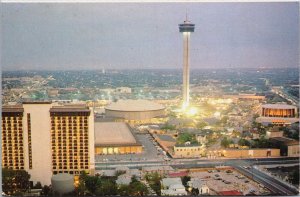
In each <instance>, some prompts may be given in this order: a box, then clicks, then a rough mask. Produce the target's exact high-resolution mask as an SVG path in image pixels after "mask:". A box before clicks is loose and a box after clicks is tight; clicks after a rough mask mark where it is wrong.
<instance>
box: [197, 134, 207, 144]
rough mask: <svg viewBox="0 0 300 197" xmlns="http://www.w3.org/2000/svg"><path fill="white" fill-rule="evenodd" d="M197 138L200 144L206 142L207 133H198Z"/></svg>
mask: <svg viewBox="0 0 300 197" xmlns="http://www.w3.org/2000/svg"><path fill="white" fill-rule="evenodd" d="M196 140H197V142H199V143H200V144H206V143H207V139H206V135H196Z"/></svg>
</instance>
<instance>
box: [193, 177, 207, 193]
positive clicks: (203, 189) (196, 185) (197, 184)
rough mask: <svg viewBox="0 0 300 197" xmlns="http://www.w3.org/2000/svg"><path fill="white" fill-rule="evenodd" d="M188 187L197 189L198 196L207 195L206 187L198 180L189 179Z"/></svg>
mask: <svg viewBox="0 0 300 197" xmlns="http://www.w3.org/2000/svg"><path fill="white" fill-rule="evenodd" d="M188 186H189V187H190V188H191V189H198V190H199V194H200V195H203V194H206V195H207V194H209V191H210V190H209V188H208V186H207V185H206V184H205V183H204V182H203V181H202V180H201V179H200V178H191V180H190V181H189V182H188Z"/></svg>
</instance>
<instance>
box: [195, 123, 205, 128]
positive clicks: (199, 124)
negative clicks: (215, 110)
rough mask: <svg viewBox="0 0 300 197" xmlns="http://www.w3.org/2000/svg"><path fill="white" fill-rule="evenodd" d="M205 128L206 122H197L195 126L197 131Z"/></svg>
mask: <svg viewBox="0 0 300 197" xmlns="http://www.w3.org/2000/svg"><path fill="white" fill-rule="evenodd" d="M206 126H207V123H206V122H199V123H198V124H197V128H198V129H203V128H204V127H206Z"/></svg>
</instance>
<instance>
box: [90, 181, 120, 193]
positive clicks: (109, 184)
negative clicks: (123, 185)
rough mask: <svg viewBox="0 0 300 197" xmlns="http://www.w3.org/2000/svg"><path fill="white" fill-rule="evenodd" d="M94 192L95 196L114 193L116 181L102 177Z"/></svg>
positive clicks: (115, 191)
mask: <svg viewBox="0 0 300 197" xmlns="http://www.w3.org/2000/svg"><path fill="white" fill-rule="evenodd" d="M95 194H96V195H97V196H106V195H116V194H117V186H116V183H115V182H114V181H112V180H111V179H102V180H101V184H99V185H97V188H96V191H95Z"/></svg>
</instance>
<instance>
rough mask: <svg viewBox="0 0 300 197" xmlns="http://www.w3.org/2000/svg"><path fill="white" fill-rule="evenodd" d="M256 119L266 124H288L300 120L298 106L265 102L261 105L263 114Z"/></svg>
mask: <svg viewBox="0 0 300 197" xmlns="http://www.w3.org/2000/svg"><path fill="white" fill-rule="evenodd" d="M256 121H257V122H259V123H262V124H265V125H268V124H274V125H287V124H292V123H295V122H299V118H298V108H297V107H296V106H293V105H287V104H265V105H262V106H261V116H260V117H258V118H257V119H256Z"/></svg>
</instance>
